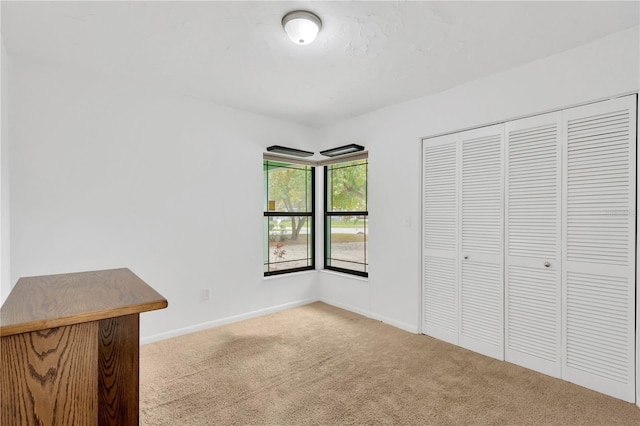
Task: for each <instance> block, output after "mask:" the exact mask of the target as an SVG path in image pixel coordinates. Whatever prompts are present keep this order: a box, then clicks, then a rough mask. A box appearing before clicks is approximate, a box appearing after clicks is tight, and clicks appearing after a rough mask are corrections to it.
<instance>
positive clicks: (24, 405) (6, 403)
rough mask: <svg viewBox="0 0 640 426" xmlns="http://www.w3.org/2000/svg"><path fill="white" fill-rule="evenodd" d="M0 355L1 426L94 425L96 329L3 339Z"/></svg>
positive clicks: (78, 327) (87, 325)
mask: <svg viewBox="0 0 640 426" xmlns="http://www.w3.org/2000/svg"><path fill="white" fill-rule="evenodd" d="M0 349H1V351H2V364H1V365H2V367H1V368H2V372H1V373H0V375H1V377H2V384H1V385H0V391H1V394H2V398H1V402H0V412H1V413H0V420H1V422H0V423H2V425H3V426H13V425H16V426H17V425H20V426H22V425H91V424H96V423H97V419H98V398H97V393H96V389H97V385H98V369H97V368H96V361H95V356H92V355H93V354H96V353H97V350H98V323H96V322H88V323H83V324H75V325H70V326H66V327H59V328H53V329H48V330H40V331H33V332H30V333H24V334H17V335H12V336H7V337H3V338H2V339H0Z"/></svg>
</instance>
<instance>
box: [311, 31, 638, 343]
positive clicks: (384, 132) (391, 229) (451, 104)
mask: <svg viewBox="0 0 640 426" xmlns="http://www.w3.org/2000/svg"><path fill="white" fill-rule="evenodd" d="M638 55H639V32H638V27H635V28H633V29H630V30H626V31H623V32H620V33H617V34H613V35H611V36H608V37H606V38H603V39H600V40H598V41H596V42H594V43H591V44H588V45H584V46H582V47H579V48H576V49H572V50H569V51H566V52H563V53H561V54H558V55H555V56H552V57H549V58H545V59H542V60H539V61H536V62H532V63H530V64H527V65H524V66H521V67H518V68H515V69H512V70H509V71H506V72H502V73H499V74H496V75H493V76H490V77H487V78H483V79H481V80H477V81H474V82H471V83H468V84H465V85H463V86H459V87H456V88H454V89H451V90H448V91H445V92H442V93H439V94H436V95H433V96H429V97H425V98H421V99H418V100H415V101H411V102H406V103H403V104H399V105H395V106H391V107H388V108H385V109H381V110H378V111H375V112H373V113H370V114H366V115H363V116H360V117H357V118H354V119H352V120H349V121H346V122H343V123H340V124H338V125H335V126H332V127H328V128H326V129H323V132H322V135H321V139H322V143H321V145H322V146H321V147H320V148H321V149H325V148H330V147H334V146H339V145H341V144H345V143H349V142H355V143H360V144H362V145H364V146H365V147H366V148H367V149H368V151H369V222H370V232H371V235H370V243H369V253H370V255H369V259H370V274H369V280H368V282H362V281H357V280H349V279H346V278H343V277H339V276H336V275H332V274H322V275H321V277H320V294H321V297H322V299H323V300H327V301H331V302H333V303H335V304H337V305H340V306H343V307H347V308H349V309H352V310H354V311H358V312H368V313H369V315H370V316H372V317H376V318H380V319H383V320H385V319H386V321H387V322H390V323H392V324H396V325H400V326H402V325H405V326H404V327H403V328H406V329H408V330H411V329H413V330H415V331H417V330H418V328H419V322H420V282H421V281H420V280H421V261H420V250H421V248H420V244H421V235H420V234H421V224H420V220H421V216H420V215H421V195H420V191H421V149H420V139H421V138H422V137H425V136H433V135H436V134H439V133H445V132H452V131H456V130H461V129H464V128H469V127H474V126H480V125H484V124H488V123H493V122H498V121H505V120H507V119H511V118H515V117H520V116H525V115H530V114H535V113H539V112H543V111H548V110H552V109H559V108H562V107H567V106H572V105H576V104H580V103H585V102H589V101H593V100H598V99H602V98H606V97H610V96H615V95H618V94H622V93H628V92H633V91H637V90H638V88H639V87H640V81H639V78H640V77H639V76H640V67H639V65H638V61H639V58H638ZM425 78H428V76H426V75H425ZM407 218H408V219H409V220H410V227H408V228H407V227H405V219H407Z"/></svg>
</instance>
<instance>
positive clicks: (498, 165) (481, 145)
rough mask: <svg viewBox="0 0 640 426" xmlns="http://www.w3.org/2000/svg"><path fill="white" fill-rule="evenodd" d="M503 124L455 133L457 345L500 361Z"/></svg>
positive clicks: (502, 324)
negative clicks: (457, 138) (457, 144)
mask: <svg viewBox="0 0 640 426" xmlns="http://www.w3.org/2000/svg"><path fill="white" fill-rule="evenodd" d="M503 139H504V125H497V126H490V127H484V128H481V129H476V130H471V131H467V132H463V133H461V134H460V149H461V158H460V190H459V191H460V236H461V247H460V253H461V261H460V346H463V347H465V348H467V349H471V350H474V351H476V352H480V353H482V354H485V355H488V356H491V357H494V358H498V359H504V336H503V333H504V332H503V330H504V303H503V294H504V285H503V270H502V266H503V265H502V263H503V259H502V258H503V252H502V245H503V244H502V242H503V234H502V228H503V226H502V215H503V200H502V194H503V167H502V157H503Z"/></svg>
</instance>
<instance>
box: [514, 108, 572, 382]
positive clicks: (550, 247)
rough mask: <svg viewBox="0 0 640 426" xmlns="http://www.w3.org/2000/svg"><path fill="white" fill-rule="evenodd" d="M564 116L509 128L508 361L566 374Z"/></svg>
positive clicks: (544, 117) (547, 116) (522, 122)
mask: <svg viewBox="0 0 640 426" xmlns="http://www.w3.org/2000/svg"><path fill="white" fill-rule="evenodd" d="M560 131H561V126H560V113H553V114H545V115H540V116H536V117H531V118H525V119H522V120H517V121H512V122H509V123H507V141H506V147H505V149H506V151H507V154H506V164H505V166H506V173H505V174H506V188H505V193H506V197H507V199H506V202H505V232H506V244H505V252H506V253H505V254H506V256H505V262H506V264H505V292H506V294H505V360H507V361H509V362H513V363H515V364H519V365H522V366H524V367H527V368H531V369H533V370H537V371H540V372H542V373H545V374H549V375H552V376H555V377H560V375H561V357H560V355H561V337H562V333H561V321H562V316H561V306H562V305H561V293H562V292H561V275H560V271H561V267H560V260H561V259H560V247H561V242H560V237H561V232H560V229H561V215H560V209H561V201H562V198H561V191H560V189H561V182H562V179H561V161H560V151H561V145H560Z"/></svg>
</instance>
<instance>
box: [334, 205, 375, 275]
mask: <svg viewBox="0 0 640 426" xmlns="http://www.w3.org/2000/svg"><path fill="white" fill-rule="evenodd" d="M368 228H369V227H368V223H367V216H329V217H327V220H326V232H327V241H328V242H329V244H328V245H327V247H326V253H327V256H326V266H329V267H334V268H342V269H349V270H353V271H358V272H369V268H368V266H369V260H368V256H367V239H368Z"/></svg>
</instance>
